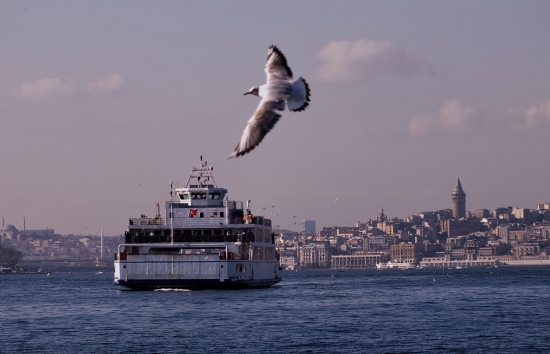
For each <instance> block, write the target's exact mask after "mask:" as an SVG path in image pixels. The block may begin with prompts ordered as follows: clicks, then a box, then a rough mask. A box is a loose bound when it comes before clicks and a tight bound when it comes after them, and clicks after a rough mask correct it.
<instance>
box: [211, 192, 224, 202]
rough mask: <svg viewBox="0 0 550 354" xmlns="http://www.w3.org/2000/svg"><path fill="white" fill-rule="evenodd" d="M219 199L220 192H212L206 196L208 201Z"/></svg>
mask: <svg viewBox="0 0 550 354" xmlns="http://www.w3.org/2000/svg"><path fill="white" fill-rule="evenodd" d="M221 197H222V194H221V192H212V193H209V194H208V199H213V200H219V199H220V198H221Z"/></svg>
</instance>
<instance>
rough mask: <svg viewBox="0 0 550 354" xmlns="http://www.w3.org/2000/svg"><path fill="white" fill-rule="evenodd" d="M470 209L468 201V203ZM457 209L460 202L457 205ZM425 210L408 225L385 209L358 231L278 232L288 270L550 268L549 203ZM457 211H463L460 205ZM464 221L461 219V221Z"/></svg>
mask: <svg viewBox="0 0 550 354" xmlns="http://www.w3.org/2000/svg"><path fill="white" fill-rule="evenodd" d="M460 202H461V203H462V202H463V203H464V204H465V198H464V200H463V201H460ZM455 204H456V203H455ZM453 206H454V207H455V208H454V209H455V210H453V209H443V210H437V211H426V212H421V213H418V214H415V215H411V216H409V217H408V218H406V219H405V220H403V219H397V218H392V219H390V218H388V217H387V216H386V215H385V214H384V211H383V209H382V210H381V211H380V214H379V215H377V216H376V217H375V218H374V219H371V220H368V221H366V222H357V223H356V225H355V226H354V227H343V226H334V227H323V229H322V230H320V231H319V232H311V230H310V231H309V232H305V230H304V232H300V233H297V232H291V231H287V230H276V232H277V236H278V237H277V238H276V247H277V250H278V252H279V254H280V262H281V266H282V267H283V268H284V269H288V270H294V269H367V268H376V265H377V264H379V265H380V264H387V262H392V263H394V264H397V263H401V264H406V265H410V266H421V267H437V268H455V267H459V268H462V267H474V266H498V265H550V258H549V256H548V255H549V254H550V203H546V204H539V205H537V207H536V208H533V209H529V208H516V207H503V208H497V209H495V210H493V211H489V210H487V209H479V210H475V211H474V212H466V211H465V210H464V211H463V213H464V215H456V214H457V210H456V209H457V208H456V205H453ZM458 207H463V205H459V206H458ZM457 216H459V217H457Z"/></svg>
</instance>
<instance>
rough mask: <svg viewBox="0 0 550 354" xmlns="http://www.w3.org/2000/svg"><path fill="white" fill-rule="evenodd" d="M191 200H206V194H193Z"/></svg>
mask: <svg viewBox="0 0 550 354" xmlns="http://www.w3.org/2000/svg"><path fill="white" fill-rule="evenodd" d="M191 199H206V193H202V192H192V193H191Z"/></svg>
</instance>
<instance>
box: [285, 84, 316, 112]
mask: <svg viewBox="0 0 550 354" xmlns="http://www.w3.org/2000/svg"><path fill="white" fill-rule="evenodd" d="M310 96H311V90H310V89H309V85H308V83H307V82H306V80H304V79H303V78H301V77H300V78H299V79H298V80H296V81H294V83H293V84H292V86H291V87H290V94H289V96H288V99H287V105H288V109H289V110H290V111H292V112H301V111H303V110H305V109H306V108H307V107H308V106H309V102H310Z"/></svg>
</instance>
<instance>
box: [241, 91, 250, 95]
mask: <svg viewBox="0 0 550 354" xmlns="http://www.w3.org/2000/svg"><path fill="white" fill-rule="evenodd" d="M251 93H252V92H250V91H248V92H245V93H244V95H243V96H246V95H250V94H251Z"/></svg>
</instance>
